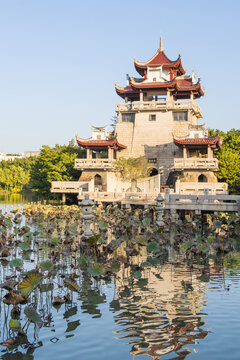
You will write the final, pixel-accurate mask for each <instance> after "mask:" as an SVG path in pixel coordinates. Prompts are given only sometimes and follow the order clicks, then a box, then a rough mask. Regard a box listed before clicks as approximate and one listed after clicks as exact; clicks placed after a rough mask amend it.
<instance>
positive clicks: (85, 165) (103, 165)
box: [74, 159, 114, 170]
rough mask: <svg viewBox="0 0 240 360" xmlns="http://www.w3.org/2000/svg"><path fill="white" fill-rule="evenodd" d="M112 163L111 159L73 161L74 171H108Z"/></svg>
mask: <svg viewBox="0 0 240 360" xmlns="http://www.w3.org/2000/svg"><path fill="white" fill-rule="evenodd" d="M113 162H114V160H111V159H75V164H74V169H77V170H81V169H110V168H112V166H113Z"/></svg>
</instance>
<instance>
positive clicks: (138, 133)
mask: <svg viewBox="0 0 240 360" xmlns="http://www.w3.org/2000/svg"><path fill="white" fill-rule="evenodd" d="M150 115H156V120H154V121H151V120H149V119H150ZM120 118H121V117H120ZM196 122H197V119H196V117H195V116H193V115H192V113H191V111H188V121H175V120H173V111H167V109H166V111H163V110H157V111H156V110H155V111H139V112H136V113H135V122H134V123H127V122H121V121H120V122H119V123H117V124H116V129H115V135H116V136H117V138H118V141H119V142H120V143H122V144H124V145H126V146H127V149H125V150H122V151H121V152H118V153H117V157H118V158H120V157H126V158H127V157H140V156H145V157H146V158H147V159H155V158H157V163H156V165H155V166H154V167H156V169H157V170H158V171H159V172H160V173H161V182H162V185H164V184H166V181H167V178H168V176H169V173H170V171H171V170H172V167H173V162H174V158H176V157H182V151H181V149H179V148H178V147H177V146H176V145H175V144H174V142H173V137H174V136H175V137H187V136H188V133H189V130H188V127H189V125H190V124H195V123H196Z"/></svg>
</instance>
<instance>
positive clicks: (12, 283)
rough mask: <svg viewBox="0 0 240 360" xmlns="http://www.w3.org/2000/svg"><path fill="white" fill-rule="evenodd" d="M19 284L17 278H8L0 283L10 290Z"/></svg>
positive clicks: (0, 285) (0, 286)
mask: <svg viewBox="0 0 240 360" xmlns="http://www.w3.org/2000/svg"><path fill="white" fill-rule="evenodd" d="M16 285H17V281H16V280H11V279H10V280H7V281H5V282H4V283H2V284H0V288H2V289H6V290H8V291H10V290H13V288H14V287H15V286H16Z"/></svg>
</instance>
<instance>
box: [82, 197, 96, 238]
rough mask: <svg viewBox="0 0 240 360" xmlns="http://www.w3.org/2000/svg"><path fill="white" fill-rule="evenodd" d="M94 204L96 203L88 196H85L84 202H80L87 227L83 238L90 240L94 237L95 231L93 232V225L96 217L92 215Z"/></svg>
mask: <svg viewBox="0 0 240 360" xmlns="http://www.w3.org/2000/svg"><path fill="white" fill-rule="evenodd" d="M94 204H95V202H94V201H93V200H90V199H89V195H88V194H85V197H84V200H82V201H79V202H78V205H80V206H81V207H82V213H83V214H82V219H83V222H84V225H85V230H84V233H83V236H84V237H85V238H90V237H92V236H93V235H94V233H93V231H92V230H91V224H92V220H93V218H94V215H93V213H92V206H93V205H94Z"/></svg>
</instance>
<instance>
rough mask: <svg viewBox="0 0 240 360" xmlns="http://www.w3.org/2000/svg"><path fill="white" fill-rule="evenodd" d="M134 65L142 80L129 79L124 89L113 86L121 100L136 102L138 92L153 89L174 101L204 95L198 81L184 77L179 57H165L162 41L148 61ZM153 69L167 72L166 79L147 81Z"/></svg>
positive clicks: (136, 62)
mask: <svg viewBox="0 0 240 360" xmlns="http://www.w3.org/2000/svg"><path fill="white" fill-rule="evenodd" d="M134 65H135V68H136V70H137V72H138V73H139V74H140V75H141V76H142V78H140V79H138V78H137V79H136V78H129V82H128V84H127V86H126V87H125V88H123V87H120V86H118V85H117V84H115V88H116V92H117V94H118V95H119V96H121V97H122V98H125V97H127V98H128V99H129V100H131V101H138V100H139V98H140V91H146V90H153V89H155V90H165V91H170V92H171V93H172V94H173V95H174V96H175V98H176V99H185V98H190V96H191V94H193V95H194V97H195V98H199V97H201V96H203V95H204V90H203V88H202V87H201V84H200V79H198V81H197V82H195V79H194V78H193V77H192V76H190V75H184V74H185V72H186V71H185V69H184V67H183V66H182V61H181V56H180V55H179V57H178V58H177V60H175V61H172V60H170V59H169V58H168V57H167V56H166V54H165V52H164V50H163V48H162V39H161V41H160V48H159V50H158V51H157V53H156V54H155V55H154V56H153V57H152V58H151V59H150V60H148V61H146V62H140V61H138V60H136V59H134ZM154 69H159V70H161V71H163V72H167V73H168V78H167V79H164V78H163V79H161V81H149V79H148V71H153V70H154Z"/></svg>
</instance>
